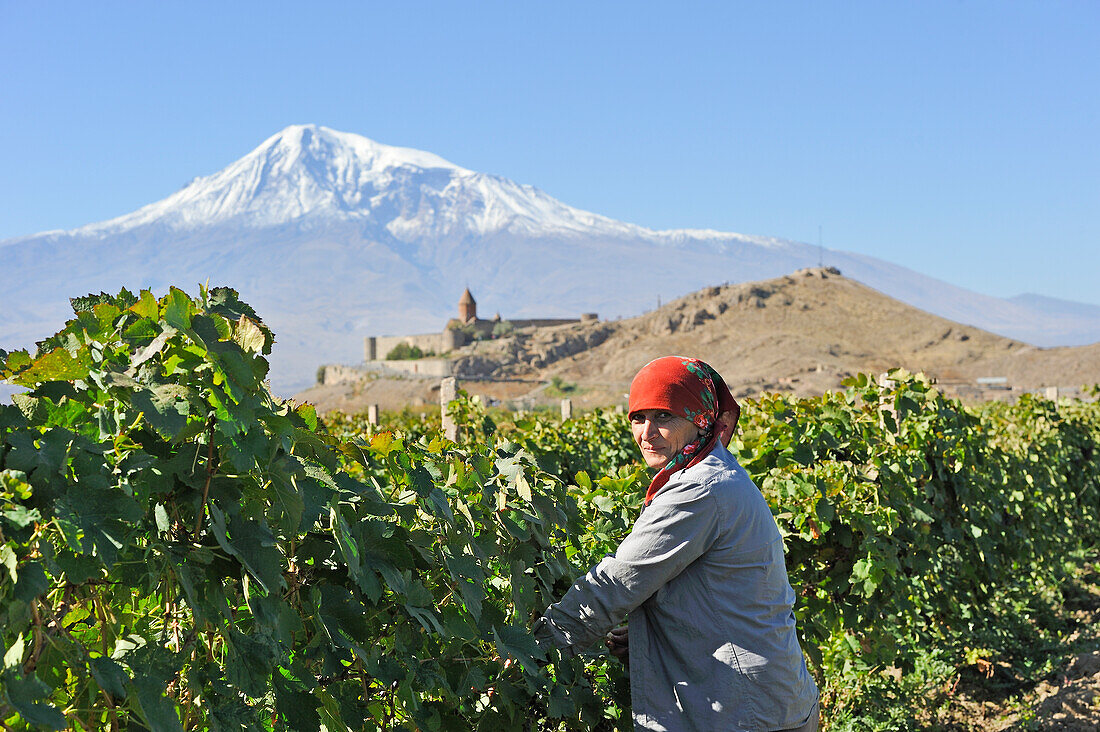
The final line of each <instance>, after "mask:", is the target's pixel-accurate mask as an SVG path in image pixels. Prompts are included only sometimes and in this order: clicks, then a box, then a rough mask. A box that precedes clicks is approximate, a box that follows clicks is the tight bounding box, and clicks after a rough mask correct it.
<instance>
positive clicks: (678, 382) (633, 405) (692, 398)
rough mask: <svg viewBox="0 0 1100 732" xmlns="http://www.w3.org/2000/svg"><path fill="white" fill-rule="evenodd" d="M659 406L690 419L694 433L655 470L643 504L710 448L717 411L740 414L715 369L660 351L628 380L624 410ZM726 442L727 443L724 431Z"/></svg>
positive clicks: (737, 415)
mask: <svg viewBox="0 0 1100 732" xmlns="http://www.w3.org/2000/svg"><path fill="white" fill-rule="evenodd" d="M642 409H664V410H667V411H669V412H671V413H672V414H674V415H676V416H677V417H683V418H684V419H687V420H690V421H691V422H692V423H693V424H694V425H695V426H696V427H698V428H699V436H698V437H697V438H695V439H694V440H692V441H691V442H689V443H688V444H687V445H684V448H683V449H682V450H680V452H679V453H677V454H676V455H675V456H674V457H673V458H672V460H669V461H668V464H667V465H665V466H664V467H663V468H661V469H660V470H659V471H657V475H655V476H653V481H652V482H651V483H650V484H649V490H647V491H646V494H645V505H647V506H648V505H649V502H650V501H652V500H653V497H654V496H656V495H657V493H658V492H659V491H660V490H661V488H663V487H664V485H665V483H667V482H668V479H669V478H670V477H671V476H672V474H673V473H675V472H677V471H680V470H683V469H684V468H688V467H691V466H692V465H695V464H696V463H697V462H699V461H700V460H702V459H703V458H705V457H706V456H707V455H709V454H710V451H711V450H713V449H714V446H715V444H717V442H718V431H717V428H716V425H717V420H718V415H720V414H722V413H723V412H729V413H732V414H733V422H734V424H736V423H737V418H738V417H739V416H740V415H741V407H740V406H739V405H738V404H737V400H736V399H734V398H733V394H731V393H730V390H729V387H728V386H726V382H725V381H723V380H722V377H721V376H719V375H718V372H717V371H715V370H714V369H713V368H711V367H710V365H709V364H706V363H704V362H703V361H700V360H699V359H697V358H685V357H683V356H665V357H664V358H658V359H655V360H653V361H650V362H649V363H648V364H646V365H645V366H643V367H642V370H641V371H639V372H638V374H637V376H635V377H634V381H632V382H631V383H630V407H629V413H630V414H631V415H633V414H634V413H635V412H637V411H640V410H642ZM724 443H725V444H727V445H728V444H729V436H728V435H727V436H726V438H725V440H724Z"/></svg>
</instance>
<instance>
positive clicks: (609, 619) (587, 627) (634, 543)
mask: <svg viewBox="0 0 1100 732" xmlns="http://www.w3.org/2000/svg"><path fill="white" fill-rule="evenodd" d="M718 525H719V517H718V506H717V502H716V501H715V500H714V497H713V495H712V494H711V493H710V491H709V490H707V489H706V486H705V485H703V486H701V485H699V484H694V485H691V484H689V485H684V486H674V487H669V488H666V489H665V490H664V491H662V492H661V493H659V494H658V495H657V497H656V498H654V500H653V502H652V503H650V504H649V506H648V507H647V508H646V509H645V510H644V511H642V514H641V516H639V517H638V520H637V522H635V524H634V528H633V529H632V530H631V532H630V534H629V535H628V536H627V537H626V538H625V539H623V542H622V543H621V544H620V545H619V548H618V549H617V550H616V551H615V553H614V554H610V555H608V556H606V557H604V558H603V559H602V560H601V561H600V563H599V564H597V565H596V566H595V567H593V568H592V569H590V570H589V571H588V573H587V574H585V575H584V576H583V577H581V578H580V579H578V580H577V581H576V582H574V583H573V586H572V588H570V590H569V592H567V593H566V594H565V597H563V598H562V599H561V601H560V602H557V603H554V604H553V605H551V606H550V607H549V608H547V609H546V612H545V614H544V615H543V617H541V618H540V619H539V620H538V621H536V623H535V625H534V628H533V630H534V634H535V639H536V640H537V641H538V642H539V644H540V645H548V646H554V647H557V648H559V649H561V651H562V653H563V654H564V655H567V656H569V655H576V654H577V653H578V652H580V651H582V650H584V649H585V648H587V647H588V646H590V645H592V643H594V642H595V641H596V640H598V639H599V638H601V637H602V636H603V635H604V634H605V633H607V631H609V630H611V628H613V627H615V626H616V625H618V624H619V623H620V622H622V620H623V618H625V617H626V615H627V614H628V613H629V612H630V611H631V610H634V609H635V608H636V607H638V606H639V605H641V604H642V603H643V602H645V601H646V600H648V599H649V598H650V597H651V596H652V595H653V594H654V593H655V592H657V590H659V589H660V588H661V587H662V586H664V585H665V584H666V583H667V582H669V580H671V579H673V578H674V577H676V575H678V574H680V572H682V571H684V569H686V568H687V567H688V565H690V564H691V563H692V562H694V561H695V560H696V559H698V558H699V557H700V556H701V555H702V554H703V553H704V552H705V551H706V550H707V549H709V548H710V547H711V545H713V544H714V541H715V539H716V537H717V533H718Z"/></svg>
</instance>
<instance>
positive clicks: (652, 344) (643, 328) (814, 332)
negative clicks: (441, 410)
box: [300, 268, 1100, 409]
mask: <svg viewBox="0 0 1100 732" xmlns="http://www.w3.org/2000/svg"><path fill="white" fill-rule="evenodd" d="M668 354H683V355H691V356H696V357H699V358H702V359H703V360H705V361H707V362H709V363H710V364H712V365H713V366H714V367H715V368H716V369H717V370H718V371H719V373H721V374H722V375H723V377H725V379H726V380H727V381H728V382H729V384H730V387H731V388H732V389H733V391H734V393H735V394H737V395H752V394H757V393H759V392H761V391H787V392H793V393H796V394H800V395H806V394H817V393H821V392H823V391H826V390H829V389H836V388H839V387H840V382H841V380H842V379H844V378H845V377H847V376H849V375H852V374H854V373H858V372H873V373H878V372H882V371H886V370H887V369H890V368H893V367H897V366H901V367H905V368H907V369H909V370H911V371H924V372H925V373H928V374H930V375H932V376H934V377H936V378H937V379H939V381H940V383H941V384H942V385H943V386H944V387H945V388H946V389H947V390H948V391H953V392H955V393H957V394H960V395H962V396H964V397H968V398H982V397H986V398H988V397H989V396H997V395H1003V396H1008V395H1010V394H1012V393H1014V392H1015V393H1019V392H1020V391H1023V390H1034V389H1038V388H1041V387H1044V386H1052V385H1053V386H1060V387H1063V388H1065V387H1079V386H1081V385H1083V384H1086V383H1087V384H1092V383H1100V344H1094V345H1091V346H1080V347H1072V348H1070V347H1067V348H1045V349H1044V348H1037V347H1035V346H1031V345H1028V344H1025V343H1021V342H1019V341H1015V340H1011V339H1008V338H1004V337H1001V336H998V335H994V334H992V333H989V332H987V331H984V330H981V329H978V328H974V327H970V326H964V325H960V324H958V323H954V322H951V321H949V320H945V319H944V318H940V317H938V316H935V315H931V314H929V313H926V312H924V311H922V310H918V309H916V308H913V307H911V306H909V305H906V304H904V303H902V302H899V301H897V300H894V299H893V298H891V297H888V296H886V295H884V294H882V293H880V292H878V291H876V290H872V289H871V288H869V287H866V286H864V285H862V284H860V283H858V282H856V281H854V280H851V279H848V278H846V277H844V276H842V275H841V274H840V273H839V272H838V271H837V270H835V269H832V268H826V269H821V268H814V269H804V270H799V271H798V272H795V273H794V274H791V275H787V276H784V277H779V278H776V279H771V280H765V281H761V282H754V283H744V284H736V285H724V286H720V287H710V288H706V289H704V290H700V291H698V292H694V293H692V294H690V295H686V296H684V297H682V298H680V299H678V300H674V301H672V302H670V303H668V304H666V305H664V306H663V307H661V308H659V309H657V310H654V311H651V312H649V313H646V314H644V315H641V316H639V317H636V318H630V319H627V320H619V321H612V322H600V323H579V324H575V325H568V326H561V327H558V328H548V329H542V330H534V331H526V332H522V331H521V332H518V333H516V334H515V335H514V336H512V337H509V338H503V339H499V340H493V341H482V342H478V343H474V344H472V345H470V346H467V347H465V348H463V349H461V350H460V351H457V352H455V353H454V354H452V355H453V357H454V358H455V359H456V360H455V371H456V375H457V376H458V377H459V378H460V379H461V380H463V381H464V382H465V383H464V386H465V387H466V388H468V389H469V390H471V391H473V392H479V393H484V394H486V395H488V396H495V397H496V398H500V399H515V398H517V396H518V394H519V393H521V392H530V393H531V397H532V398H534V397H535V396H536V395H537V393H538V392H539V391H540V390H539V384H540V383H542V384H545V383H546V382H547V381H548V380H550V379H553V378H554V377H557V378H558V380H559V381H558V382H557V383H559V384H562V383H564V384H567V385H570V386H571V385H574V384H575V385H576V386H575V389H574V393H575V394H576V396H575V397H574V400H575V401H576V402H578V403H579V404H580V405H582V406H589V405H596V404H610V403H618V402H620V401H621V400H622V397H623V395H624V393H625V392H626V390H627V388H628V386H629V383H630V379H631V378H632V377H633V375H634V374H635V373H636V372H637V370H638V369H639V368H641V367H642V366H643V365H645V364H646V363H647V362H648V361H649V360H651V359H653V358H656V357H658V356H662V355H668ZM980 377H1005V379H1006V380H1007V382H1006V386H1007V387H1009V388H1010V389H1011V390H1004V391H1000V392H989V391H987V392H986V393H984V394H983V393H980V390H979V387H978V386H977V385H976V380H977V379H978V378H980ZM506 380H512V381H506ZM516 380H519V381H516ZM379 381H384V380H379ZM479 381H480V383H479ZM422 388H423V389H427V388H428V385H425V386H423V387H422ZM567 388H569V387H568V386H567ZM401 390H402V392H403V394H402V396H403V397H404V398H406V399H407V398H408V397H409V393H410V390H413V391H415V390H416V386H415V385H414V384H410V383H405V384H403V385H402V386H401ZM358 391H359V392H360V393H361V395H362V397H363V401H362V403H363V404H364V405H365V404H366V403H368V402H376V403H381V404H383V406H384V407H387V406H390V407H392V406H396V405H394V404H392V403H390V404H387V402H391V400H390V399H389V398H388V397H386V396H385V394H386V392H387V391H389V389H387V388H386V387H385V385H384V384H383V383H376V384H369V383H364V384H361V385H359V386H358ZM543 391H544V392H545V390H543ZM329 392H332V389H326V388H324V387H320V388H315V389H311V390H310V391H308V392H305V393H303V394H301V395H300V397H301V398H305V399H309V400H311V401H316V402H318V405H319V406H321V407H322V408H333V407H335V406H337V404H336V403H334V402H333V399H332V397H335V396H336V395H335V393H329ZM344 392H345V395H344V397H343V398H342V399H341V400H339V401H345V400H346V398H347V397H349V396H350V393H349V392H348V388H347V387H345V389H344ZM372 394H373V396H372ZM554 395H560V394H557V393H556V392H555V391H554V390H550V391H549V393H544V397H550V396H554ZM394 396H396V394H395V395H394ZM414 401H423V402H427V401H431V395H430V393H426V394H425V395H424V396H423V397H416V398H415V399H414ZM339 406H340V407H341V408H344V409H349V408H355V406H354V405H353V404H351V403H344V404H341V405H339Z"/></svg>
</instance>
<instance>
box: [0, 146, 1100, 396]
mask: <svg viewBox="0 0 1100 732" xmlns="http://www.w3.org/2000/svg"><path fill="white" fill-rule="evenodd" d="M818 257H819V250H818V248H817V247H814V246H810V245H807V244H802V243H798V242H791V241H784V240H779V239H773V238H768V237H759V236H745V235H741V234H732V233H723V232H716V231H701V230H674V231H654V230H651V229H646V228H644V227H640V226H635V225H633V224H627V223H622V222H619V221H615V220H612V219H609V218H606V217H604V216H599V215H597V214H593V213H589V212H586V211H581V210H579V209H576V208H572V207H570V206H567V205H565V204H563V203H561V202H559V201H557V200H555V199H553V198H551V197H550V196H548V195H547V194H545V193H543V192H542V191H540V190H538V189H536V188H533V187H531V186H528V185H522V184H518V183H515V182H513V181H510V180H508V179H506V178H501V177H499V176H493V175H487V174H484V173H478V172H475V171H471V170H467V169H465V168H462V167H460V166H457V165H454V164H453V163H450V162H448V161H446V160H444V159H442V158H440V157H438V156H436V155H433V154H431V153H427V152H422V151H419V150H413V149H409V148H400V147H391V146H387V145H382V144H379V143H377V142H374V141H372V140H368V139H367V138H364V137H361V136H359V135H354V134H349V133H343V132H337V131H335V130H331V129H328V128H325V127H320V126H316V125H295V126H291V127H288V128H286V129H285V130H283V131H282V132H280V133H278V134H277V135H274V136H272V137H270V138H269V139H267V140H265V141H264V142H263V143H262V144H261V145H260V146H259V147H257V148H256V149H255V150H253V151H252V152H250V153H249V154H248V155H246V156H244V157H243V158H241V159H240V160H238V161H236V162H234V163H232V164H231V165H229V166H228V167H226V168H224V169H223V170H221V171H218V172H217V173H214V174H213V175H209V176H205V177H200V178H196V179H195V180H193V181H192V182H191V183H190V184H188V185H187V186H186V187H184V188H183V189H182V190H180V191H178V192H176V193H174V194H172V195H171V196H169V197H167V198H165V199H163V200H161V201H158V202H156V203H152V204H150V205H148V206H145V207H143V208H141V209H138V210H137V211H135V212H133V213H131V214H128V215H125V216H121V217H119V218H116V219H112V220H110V221H105V222H102V223H98V224H91V225H89V226H85V227H82V228H79V229H74V230H72V231H52V232H45V233H42V234H37V235H34V236H29V237H22V238H17V239H9V240H6V241H2V242H0V266H2V269H3V275H2V276H0V347H4V348H13V347H25V346H28V345H30V344H31V343H32V342H33V341H34V340H36V339H39V338H42V337H44V336H46V335H48V334H49V333H52V332H54V331H55V330H56V329H57V328H58V327H59V326H60V325H61V323H62V322H64V320H65V319H66V318H67V317H68V315H69V309H68V300H67V298H68V297H71V296H75V295H82V294H86V293H88V292H99V291H101V290H106V291H117V290H118V289H119V288H121V287H128V288H130V289H131V290H136V289H137V288H142V287H149V288H152V289H153V290H154V291H157V292H162V291H163V290H165V289H166V288H167V287H168V285H177V286H180V287H182V288H184V289H186V290H188V291H190V292H195V291H196V289H197V288H196V286H195V285H196V283H198V282H209V283H210V284H211V285H222V284H225V285H229V286H231V287H234V288H236V289H237V290H239V291H240V292H241V295H242V297H243V298H244V299H245V300H246V301H248V302H250V303H251V304H252V305H253V306H254V307H256V309H257V310H258V311H259V312H260V314H261V315H263V316H264V318H265V320H266V321H267V322H268V323H269V324H270V325H271V326H272V328H273V329H274V330H275V333H276V337H277V345H276V350H275V352H274V354H273V358H272V360H273V368H272V383H273V386H274V387H275V389H276V390H277V391H279V392H281V393H284V394H289V393H292V392H293V391H296V390H298V389H300V388H303V387H305V386H307V385H308V384H309V383H311V382H312V380H313V376H314V373H315V370H316V367H317V366H318V365H319V364H321V363H326V362H357V361H359V360H360V359H361V353H362V345H361V344H362V337H363V336H365V335H374V334H377V335H382V334H393V333H405V332H428V331H433V330H437V329H439V328H440V327H442V325H443V323H444V322H445V320H446V318H448V317H450V316H451V315H452V314H453V313H454V311H455V305H456V303H457V300H458V296H459V294H460V293H461V292H462V289H463V288H464V287H466V286H469V287H470V289H471V290H472V291H473V292H474V294H475V296H476V297H477V299H478V302H479V310H480V311H481V312H482V313H488V314H490V315H491V314H492V313H494V312H496V311H499V312H500V313H501V314H502V315H503V316H504V317H536V316H545V317H567V316H575V315H576V314H577V313H580V312H598V313H599V314H600V316H601V317H612V318H613V317H616V316H628V315H634V314H637V313H640V312H642V311H644V310H646V309H649V308H652V307H653V306H654V305H656V302H657V300H658V299H659V298H662V299H664V300H668V299H671V298H673V297H676V296H679V295H682V294H685V293H687V292H689V291H692V290H695V289H698V288H700V287H704V286H707V285H712V284H720V283H722V282H743V281H749V280H756V279H764V278H769V277H775V276H778V275H781V274H785V273H787V272H790V271H793V270H794V269H797V268H799V267H805V266H810V265H814V264H816V263H817V261H818ZM826 263H827V264H830V265H834V266H837V267H839V268H840V269H841V271H843V272H844V274H846V275H848V276H850V277H853V278H855V279H858V280H860V281H862V282H864V283H865V284H868V285H870V286H871V287H874V288H876V289H878V290H881V291H883V292H885V293H887V294H889V295H892V296H893V297H896V298H898V299H900V300H902V301H905V302H908V303H910V304H912V305H915V306H917V307H920V308H923V309H925V310H928V311H930V312H933V313H936V314H938V315H942V316H944V317H948V318H951V319H953V320H957V321H961V322H964V323H968V324H971V325H977V326H979V327H983V328H987V329H989V330H992V331H994V332H997V333H1002V334H1004V335H1009V336H1012V337H1015V338H1018V339H1020V340H1024V341H1027V342H1030V343H1034V344H1037V345H1074V344H1080V343H1087V342H1093V341H1097V340H1100V307H1095V306H1090V305H1082V304H1079V303H1068V302H1063V301H1059V300H1052V299H1050V298H1035V297H1027V296H1021V297H1018V298H1013V299H1010V300H1005V299H1000V298H993V297H988V296H984V295H980V294H977V293H973V292H970V291H968V290H964V289H962V288H958V287H954V286H952V285H948V284H946V283H944V282H940V281H938V280H935V279H933V278H930V277H927V276H924V275H921V274H919V273H917V272H914V271H912V270H909V269H905V268H903V267H899V266H896V265H893V264H890V263H888V262H885V261H883V260H879V259H875V258H873V257H868V256H864V255H857V254H851V253H847V252H841V251H829V252H827V256H826Z"/></svg>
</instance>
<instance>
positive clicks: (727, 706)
mask: <svg viewBox="0 0 1100 732" xmlns="http://www.w3.org/2000/svg"><path fill="white" fill-rule="evenodd" d="M739 414H740V408H739V407H738V406H737V402H736V401H735V400H734V398H733V395H732V394H730V391H729V388H728V387H727V386H726V384H725V382H724V381H723V380H722V378H721V377H720V376H719V375H718V374H717V373H716V372H715V371H714V369H712V368H711V367H710V366H708V365H707V364H705V363H703V362H702V361H699V360H698V359H694V358H681V357H678V356H668V357H665V358H659V359H657V360H655V361H652V362H650V363H649V364H647V365H646V366H645V367H644V368H643V369H642V370H641V371H639V372H638V375H637V376H635V377H634V381H633V382H632V383H631V385H630V424H631V429H632V431H633V433H634V440H635V441H636V442H637V443H638V447H639V448H640V449H641V451H642V457H643V458H644V459H645V461H646V464H647V465H649V467H651V468H656V469H657V474H656V475H655V476H654V478H653V482H652V483H651V484H650V486H649V490H648V491H647V492H646V498H645V506H644V508H643V509H642V513H641V515H640V516H639V517H638V520H637V522H636V523H635V524H634V527H633V529H632V530H631V532H630V534H629V535H628V536H627V537H626V538H625V539H624V540H623V542H622V544H620V545H619V548H618V549H617V550H616V551H615V553H614V554H612V555H609V556H607V557H605V558H604V559H603V560H602V561H600V563H599V564H597V565H596V566H595V567H593V568H592V569H591V570H589V572H588V573H587V574H586V575H585V576H584V577H582V578H580V579H578V580H577V581H576V582H575V583H574V585H573V587H572V588H571V589H570V590H569V592H568V593H566V595H565V597H564V598H562V600H561V601H560V602H558V603H555V604H553V605H551V606H550V607H549V608H547V610H546V613H545V615H544V616H543V617H542V618H540V619H539V620H538V621H537V622H536V624H535V628H534V633H535V638H536V639H537V640H538V641H539V643H540V644H542V645H547V646H554V647H557V648H559V649H561V651H562V653H563V654H565V655H573V654H576V653H578V652H579V651H582V650H584V649H585V648H587V647H588V646H590V645H591V644H592V643H594V642H595V641H596V640H598V639H599V638H601V637H604V635H605V634H607V641H606V642H607V645H608V646H609V647H610V648H611V651H612V653H614V654H615V655H617V656H620V657H625V656H626V654H627V652H628V651H629V658H630V696H631V703H632V704H631V705H632V708H633V716H634V726H635V729H639V730H666V731H667V732H680V731H682V730H685V731H686V730H691V731H695V730H699V731H702V730H722V731H723V732H725V731H726V730H768V731H772V730H806V731H807V732H809V731H812V730H816V729H817V722H818V709H817V698H818V695H817V687H816V686H815V684H814V681H813V678H812V677H811V676H810V674H809V672H808V671H807V669H806V662H805V660H804V659H803V656H802V650H801V648H799V645H798V639H797V637H796V635H795V619H794V613H793V612H792V607H793V605H794V599H795V595H794V591H793V590H792V589H791V586H790V584H789V582H788V580H787V570H786V568H785V566H784V564H783V541H782V539H781V537H780V534H779V529H778V528H777V527H776V525H775V520H774V519H773V518H772V514H771V510H770V509H769V508H768V505H767V502H766V501H765V500H764V497H763V496H762V495H761V494H760V491H759V489H757V487H756V486H755V485H754V484H753V482H752V480H751V479H750V478H749V476H748V474H747V473H746V472H745V470H744V469H743V468H742V467H741V466H740V465H738V464H737V461H736V460H735V459H734V458H733V456H732V455H730V453H729V452H728V451H727V450H726V445H727V444H729V440H730V437H731V436H732V434H733V428H734V426H736V424H737V418H738V416H739ZM627 615H629V636H628V635H627V633H626V630H625V629H619V630H616V631H613V632H609V631H611V630H612V628H614V627H615V626H616V625H618V624H619V623H620V622H621V621H622V619H623V618H624V617H625V616H627Z"/></svg>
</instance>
